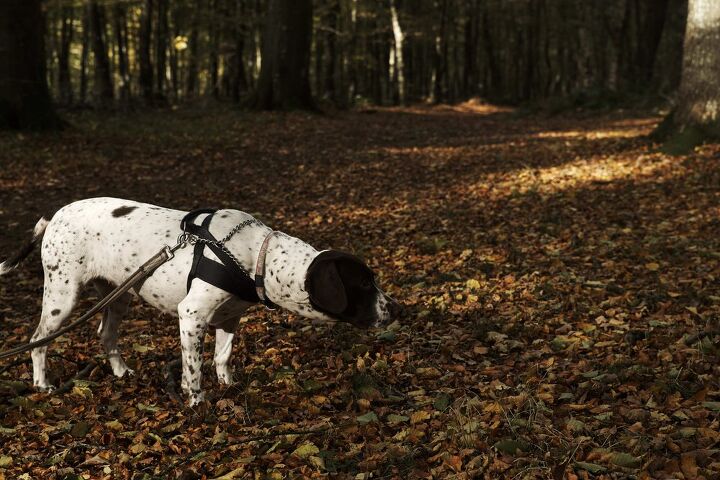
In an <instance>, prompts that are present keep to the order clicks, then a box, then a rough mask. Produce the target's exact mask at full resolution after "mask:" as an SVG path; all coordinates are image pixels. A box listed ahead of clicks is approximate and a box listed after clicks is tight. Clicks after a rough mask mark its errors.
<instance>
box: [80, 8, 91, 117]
mask: <svg viewBox="0 0 720 480" xmlns="http://www.w3.org/2000/svg"><path fill="white" fill-rule="evenodd" d="M89 12H90V7H89V6H86V7H85V8H83V20H82V53H81V54H80V103H81V104H83V105H84V104H85V102H86V101H87V85H88V80H87V67H88V57H89V56H90V55H89V53H90V13H89Z"/></svg>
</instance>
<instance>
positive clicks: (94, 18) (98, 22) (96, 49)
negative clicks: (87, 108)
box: [90, 0, 113, 107]
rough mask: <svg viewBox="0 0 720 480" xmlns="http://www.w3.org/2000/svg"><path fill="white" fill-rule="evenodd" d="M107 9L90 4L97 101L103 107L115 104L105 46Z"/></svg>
mask: <svg viewBox="0 0 720 480" xmlns="http://www.w3.org/2000/svg"><path fill="white" fill-rule="evenodd" d="M104 11H105V8H104V7H101V6H99V5H98V3H97V1H95V0H93V1H91V2H90V30H91V32H92V35H91V37H92V38H91V40H92V47H93V55H94V56H95V99H96V101H97V102H98V103H99V104H100V105H101V106H103V107H107V106H110V105H111V104H112V102H113V82H112V77H111V71H110V60H109V59H108V52H107V47H106V45H105V15H104Z"/></svg>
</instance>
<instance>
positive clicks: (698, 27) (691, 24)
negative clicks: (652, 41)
mask: <svg viewBox="0 0 720 480" xmlns="http://www.w3.org/2000/svg"><path fill="white" fill-rule="evenodd" d="M719 120H720V2H718V1H717V0H690V3H689V9H688V18H687V28H686V29H685V46H684V55H683V67H682V79H681V81H680V92H679V95H678V105H677V108H676V109H675V113H674V122H675V124H676V125H678V126H680V127H686V126H706V125H712V126H714V127H715V126H716V125H717V124H718V121H719Z"/></svg>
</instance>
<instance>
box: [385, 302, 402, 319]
mask: <svg viewBox="0 0 720 480" xmlns="http://www.w3.org/2000/svg"><path fill="white" fill-rule="evenodd" d="M388 312H390V318H393V319H395V318H398V317H401V316H403V315H404V314H405V306H404V305H403V304H402V303H400V302H398V301H397V300H395V299H394V298H390V297H388Z"/></svg>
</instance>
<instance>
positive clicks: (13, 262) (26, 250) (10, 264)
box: [0, 217, 48, 275]
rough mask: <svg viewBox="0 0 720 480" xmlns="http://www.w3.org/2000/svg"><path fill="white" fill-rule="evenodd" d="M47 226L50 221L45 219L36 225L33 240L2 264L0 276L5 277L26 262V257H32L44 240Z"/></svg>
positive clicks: (0, 264)
mask: <svg viewBox="0 0 720 480" xmlns="http://www.w3.org/2000/svg"><path fill="white" fill-rule="evenodd" d="M47 226H48V221H47V220H45V218H44V217H43V218H40V220H38V222H37V224H35V228H34V229H33V236H32V238H31V239H29V240H28V241H27V242H25V244H24V245H23V246H22V248H21V249H20V250H18V251H17V252H15V254H13V256H11V257H10V258H8V259H7V260H5V261H4V262H2V263H0V275H5V274H6V273H8V272H9V271H10V270H14V269H15V268H17V266H18V265H20V262H22V261H23V260H25V257H27V256H28V255H30V252H32V251H33V249H34V248H35V245H37V243H38V242H39V241H40V240H41V239H42V237H43V234H44V233H45V228H47Z"/></svg>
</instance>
